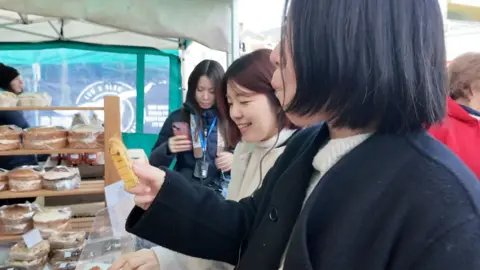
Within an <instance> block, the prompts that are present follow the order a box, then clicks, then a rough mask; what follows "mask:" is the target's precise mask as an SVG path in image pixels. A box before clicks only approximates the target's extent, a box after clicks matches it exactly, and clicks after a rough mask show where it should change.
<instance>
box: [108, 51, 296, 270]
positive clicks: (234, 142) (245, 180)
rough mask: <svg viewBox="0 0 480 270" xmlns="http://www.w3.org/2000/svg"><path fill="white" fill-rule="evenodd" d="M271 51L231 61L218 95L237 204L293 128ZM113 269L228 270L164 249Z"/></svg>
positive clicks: (134, 255)
mask: <svg viewBox="0 0 480 270" xmlns="http://www.w3.org/2000/svg"><path fill="white" fill-rule="evenodd" d="M271 52H272V50H268V49H262V50H258V51H254V52H252V53H249V54H246V55H244V56H242V57H240V58H239V59H237V60H235V61H234V62H233V63H232V64H231V65H230V67H229V68H228V69H227V71H226V73H225V75H224V77H223V80H222V87H221V88H220V91H219V92H218V95H217V107H218V111H219V121H220V122H221V123H223V124H222V125H220V127H222V128H223V129H224V133H223V134H226V143H227V145H228V146H230V147H231V148H235V152H234V155H233V165H232V179H231V182H230V185H229V186H228V193H227V199H229V200H235V201H239V200H240V199H242V198H245V197H248V196H250V195H252V194H253V192H254V191H255V190H256V189H258V188H259V187H260V186H261V184H262V180H263V177H265V175H266V174H267V172H268V171H269V170H270V168H271V167H273V164H274V163H275V161H276V160H277V159H278V157H279V156H280V155H281V154H282V153H283V151H284V150H285V147H286V145H287V143H288V141H289V140H290V139H291V138H292V136H293V135H294V134H295V133H296V131H297V129H296V127H295V126H294V125H293V124H292V123H291V122H290V120H288V118H287V117H286V115H285V112H284V111H283V110H282V107H281V105H280V102H278V99H277V98H276V97H275V89H273V87H272V85H271V80H272V76H273V72H274V71H275V66H274V65H273V64H272V63H271V62H270V54H271ZM116 265H123V267H124V268H128V267H130V268H132V269H139V268H140V269H142V268H144V269H147V268H148V269H161V270H169V269H172V270H173V269H175V270H198V269H219V270H220V269H232V268H233V266H231V265H230V264H225V263H221V262H216V261H211V260H204V259H200V258H193V257H189V256H185V255H182V254H180V253H176V252H172V251H171V250H168V249H165V248H163V247H154V248H152V249H151V250H147V249H144V250H140V251H137V252H135V253H131V254H126V255H124V256H122V257H121V258H119V260H118V261H117V262H116Z"/></svg>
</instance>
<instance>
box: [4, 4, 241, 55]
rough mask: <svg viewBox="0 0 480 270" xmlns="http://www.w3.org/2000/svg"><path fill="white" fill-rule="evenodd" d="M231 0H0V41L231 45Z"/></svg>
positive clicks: (171, 46) (161, 46) (226, 47)
mask: <svg viewBox="0 0 480 270" xmlns="http://www.w3.org/2000/svg"><path fill="white" fill-rule="evenodd" d="M233 11H234V6H233V5H232V0H0V42H42V41H55V40H64V41H65V40H66V41H77V42H85V43H94V44H103V45H124V46H141V47H152V48H157V49H178V48H179V41H182V40H192V41H196V42H198V43H200V44H203V45H205V46H207V47H209V48H212V49H215V50H220V51H225V52H228V51H230V50H231V48H232V46H231V37H232V34H231V31H232V29H231V27H232V16H233Z"/></svg>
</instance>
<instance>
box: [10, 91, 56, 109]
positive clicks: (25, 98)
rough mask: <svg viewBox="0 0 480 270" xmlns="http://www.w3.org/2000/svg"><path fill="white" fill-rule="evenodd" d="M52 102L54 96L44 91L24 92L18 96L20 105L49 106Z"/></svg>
mask: <svg viewBox="0 0 480 270" xmlns="http://www.w3.org/2000/svg"><path fill="white" fill-rule="evenodd" d="M51 104H52V97H51V96H50V95H49V94H47V93H44V92H36V93H31V92H30V93H23V94H21V95H19V96H18V106H21V107H47V106H50V105H51Z"/></svg>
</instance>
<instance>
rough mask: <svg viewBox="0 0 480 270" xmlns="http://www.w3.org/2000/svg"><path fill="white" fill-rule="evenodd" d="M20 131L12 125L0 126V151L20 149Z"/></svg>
mask: <svg viewBox="0 0 480 270" xmlns="http://www.w3.org/2000/svg"><path fill="white" fill-rule="evenodd" d="M22 132H23V131H22V129H21V128H19V127H17V126H14V125H3V126H0V151H9V150H16V149H20V148H21V147H22Z"/></svg>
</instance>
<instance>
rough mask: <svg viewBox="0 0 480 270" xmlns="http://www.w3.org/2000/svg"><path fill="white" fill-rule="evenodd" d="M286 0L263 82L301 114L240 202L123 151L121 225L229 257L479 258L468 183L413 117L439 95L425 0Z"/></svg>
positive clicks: (478, 265)
mask: <svg viewBox="0 0 480 270" xmlns="http://www.w3.org/2000/svg"><path fill="white" fill-rule="evenodd" d="M286 7H288V10H287V8H286V16H285V18H286V19H285V27H284V31H283V34H282V42H281V43H280V44H279V46H277V48H275V50H274V51H273V52H272V55H271V61H272V62H273V63H275V65H276V68H277V69H276V71H275V73H274V75H273V79H272V86H273V87H274V88H275V90H276V96H277V98H278V99H279V101H280V103H281V104H282V105H283V108H284V110H285V112H286V113H287V116H288V118H289V119H290V120H291V121H292V123H294V124H295V125H298V126H302V127H304V126H305V127H308V126H310V127H308V128H306V129H304V130H302V131H301V132H299V134H297V135H295V137H294V138H293V139H292V140H291V141H290V142H289V143H288V145H287V148H286V149H285V151H284V152H283V154H282V156H280V158H279V159H278V160H277V161H276V163H275V165H274V166H273V167H272V168H271V169H270V171H269V172H268V174H267V175H266V176H265V179H264V181H263V184H262V186H261V187H260V188H259V189H258V190H257V191H255V193H254V194H253V195H252V196H249V197H247V198H244V199H242V200H240V201H239V202H235V201H228V200H227V201H225V200H223V199H220V198H218V196H215V194H214V193H213V192H212V191H210V190H208V189H206V188H204V187H200V186H192V185H189V184H188V182H187V181H186V179H184V178H183V177H182V176H181V175H179V174H178V173H176V172H172V171H169V170H168V169H158V168H155V167H150V166H148V165H146V164H135V165H134V170H135V173H136V174H137V175H138V177H139V181H140V184H139V185H138V186H136V187H135V188H133V189H131V190H129V192H131V193H132V194H135V202H136V204H137V207H135V208H134V209H133V210H132V212H131V213H130V216H129V218H128V219H127V224H126V227H127V230H128V231H129V232H131V233H134V234H136V235H138V236H141V237H144V238H146V239H148V240H151V241H152V242H155V243H156V244H159V245H161V246H164V247H167V248H169V249H172V250H175V251H178V252H181V253H184V254H187V255H190V256H195V257H200V258H205V259H212V260H217V261H223V262H228V263H230V264H233V265H235V266H236V269H239V270H244V269H248V270H250V269H262V270H277V269H285V270H297V269H318V270H352V269H362V270H364V269H365V270H367V269H368V270H384V269H388V270H405V269H408V270H451V269H462V270H477V269H480V256H478V254H479V252H480V233H479V232H480V216H479V214H480V188H479V183H478V182H477V180H476V177H475V175H473V174H472V172H471V171H470V170H469V169H468V168H467V167H466V166H465V164H464V163H463V162H462V161H461V160H460V159H459V158H458V157H457V156H456V155H455V154H454V153H452V152H451V151H450V150H449V149H448V148H446V147H445V146H444V145H442V143H440V142H439V141H437V140H435V139H434V138H432V137H431V136H430V135H429V134H428V133H427V131H426V130H425V128H428V127H430V126H431V125H432V124H435V123H437V122H439V121H440V120H442V118H443V116H444V114H445V107H446V100H447V97H446V91H445V90H444V84H445V81H446V76H445V43H444V35H443V30H444V29H443V22H442V14H441V11H440V6H439V3H438V1H437V0H423V1H418V0H401V1H399V0H336V1H331V0H290V1H287V3H286ZM323 120H325V121H326V124H324V125H316V124H317V123H318V122H319V121H323Z"/></svg>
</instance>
